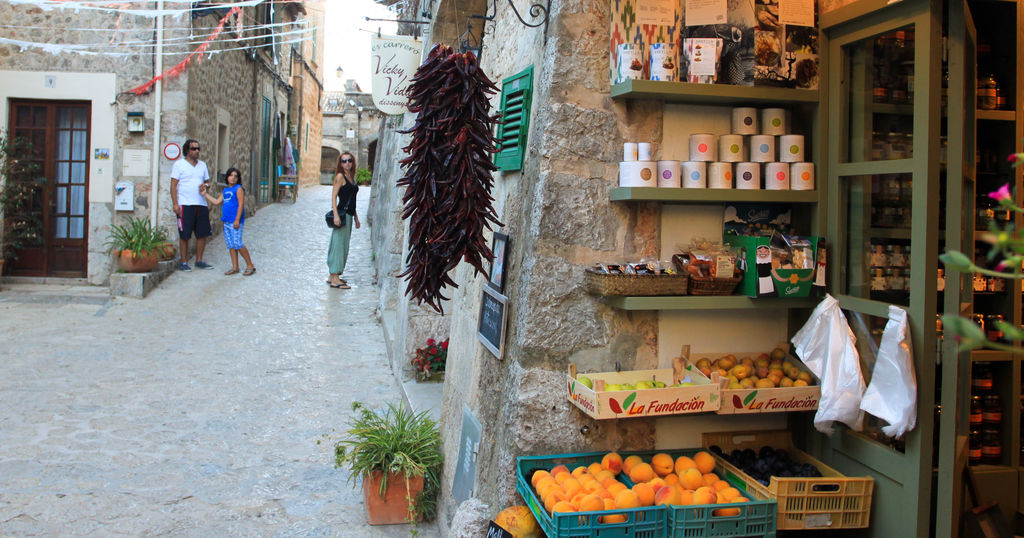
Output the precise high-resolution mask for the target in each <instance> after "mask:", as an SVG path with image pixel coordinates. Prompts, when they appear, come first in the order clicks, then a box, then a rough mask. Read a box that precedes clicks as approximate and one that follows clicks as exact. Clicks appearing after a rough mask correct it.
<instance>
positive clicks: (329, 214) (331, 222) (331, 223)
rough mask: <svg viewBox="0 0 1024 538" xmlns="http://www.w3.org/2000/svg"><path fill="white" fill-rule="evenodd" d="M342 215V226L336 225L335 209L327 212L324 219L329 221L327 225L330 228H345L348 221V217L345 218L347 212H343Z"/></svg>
mask: <svg viewBox="0 0 1024 538" xmlns="http://www.w3.org/2000/svg"><path fill="white" fill-rule="evenodd" d="M340 216H341V226H335V225H334V210H333V209H332V210H331V211H328V212H327V214H326V215H324V220H326V221H327V227H328V228H344V227H345V221H347V220H348V219H347V218H345V214H344V213H342V214H341V215H340Z"/></svg>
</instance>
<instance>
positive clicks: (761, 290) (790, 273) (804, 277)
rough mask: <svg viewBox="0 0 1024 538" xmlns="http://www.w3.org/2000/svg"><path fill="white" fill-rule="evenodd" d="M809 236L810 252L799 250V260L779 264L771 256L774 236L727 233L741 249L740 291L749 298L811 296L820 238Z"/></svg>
mask: <svg viewBox="0 0 1024 538" xmlns="http://www.w3.org/2000/svg"><path fill="white" fill-rule="evenodd" d="M806 239H808V241H809V242H810V247H809V251H800V252H798V253H796V256H797V259H795V260H790V262H791V263H779V260H778V259H777V258H774V257H772V255H771V254H772V253H771V247H770V244H769V243H770V241H771V238H769V237H766V236H753V235H729V234H726V235H725V237H724V242H725V244H727V245H731V246H734V247H737V248H739V249H740V256H739V259H741V260H742V264H741V267H742V268H743V269H744V273H743V280H742V281H741V282H740V285H739V287H738V290H739V293H740V294H741V295H746V296H748V297H809V296H810V294H811V286H812V284H813V282H814V271H815V267H816V259H817V251H818V242H819V241H820V239H821V238H819V237H815V236H807V237H806ZM759 248H760V249H761V251H760V252H759V251H758V249H759ZM803 250H807V249H803ZM766 253H767V256H769V257H768V258H767V259H766V258H765V254H766ZM759 262H760V263H759ZM769 265H770V266H769ZM793 267H800V268H793Z"/></svg>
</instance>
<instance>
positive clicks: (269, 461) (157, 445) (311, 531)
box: [0, 186, 437, 537]
mask: <svg viewBox="0 0 1024 538" xmlns="http://www.w3.org/2000/svg"><path fill="white" fill-rule="evenodd" d="M359 194H360V196H359V201H358V202H359V203H358V212H359V215H360V217H361V218H362V219H363V223H364V225H363V227H362V228H361V229H358V230H353V234H352V250H351V254H350V256H349V268H348V269H347V270H346V272H345V274H344V275H343V276H344V277H345V278H346V279H348V281H349V283H350V284H351V286H352V289H350V290H341V289H333V288H331V287H329V286H328V285H326V284H325V279H326V276H327V267H326V264H325V258H326V250H327V243H328V239H329V231H328V229H327V228H326V226H325V225H324V221H323V214H324V211H326V210H327V209H328V208H329V207H330V202H329V198H330V187H329V186H316V187H310V188H306V189H303V190H302V191H301V194H300V196H299V198H298V201H297V203H295V204H288V203H285V204H271V205H269V206H267V207H265V208H262V209H260V210H259V212H258V213H257V214H256V215H254V216H252V217H250V218H249V219H248V221H247V224H246V227H245V243H246V245H247V246H248V248H249V250H250V251H251V252H252V257H253V261H254V263H255V265H256V267H257V272H256V274H254V275H252V276H249V277H244V276H242V275H241V274H237V275H232V276H225V275H224V274H223V273H224V271H225V270H226V269H228V268H229V267H230V262H229V261H228V260H229V258H228V254H227V251H226V249H225V246H224V240H223V238H222V237H221V236H218V237H216V238H215V239H214V240H212V241H211V242H210V245H209V246H208V248H207V255H206V259H207V261H208V262H210V263H211V264H212V265H213V266H214V269H213V270H208V271H202V270H198V269H196V270H193V271H192V272H190V273H183V272H180V271H179V272H175V273H174V274H172V275H171V276H170V277H168V278H167V279H166V280H165V281H164V282H163V283H161V285H160V286H159V287H158V288H157V289H155V290H154V291H153V292H152V293H150V295H149V296H148V297H146V298H145V299H142V300H137V299H128V298H111V297H109V295H103V293H100V292H97V291H96V289H95V288H93V289H92V290H82V289H78V288H74V287H70V288H58V291H57V292H54V291H53V290H54V287H53V286H40V285H32V284H14V285H8V284H5V286H4V290H3V292H2V293H0V534H2V535H52V536H55V535H70V534H75V535H86V536H109V535H116V534H128V535H175V536H346V537H348V536H375V537H376V536H408V535H409V533H410V530H412V528H411V527H410V526H408V525H396V526H385V527H372V528H371V527H369V526H368V525H366V523H365V517H364V514H363V507H362V496H361V492H360V489H359V488H358V483H352V484H350V483H348V482H347V479H348V472H347V470H345V469H335V468H334V467H333V463H334V462H333V451H332V437H331V436H332V435H333V436H334V437H335V438H336V437H337V436H338V435H339V434H340V432H341V431H342V430H343V429H344V428H345V427H346V426H347V424H348V421H349V419H350V417H351V416H352V410H351V404H352V402H353V401H357V400H358V401H361V402H364V403H366V404H367V405H368V406H371V407H381V406H384V405H385V404H386V403H387V402H389V401H398V400H399V399H400V398H401V393H400V391H399V387H398V385H397V383H396V381H395V378H394V377H393V375H392V372H391V368H390V367H389V365H388V360H387V356H386V352H385V347H384V343H383V337H382V333H381V327H380V325H379V323H378V322H377V320H376V318H375V316H374V307H375V304H376V291H375V289H374V287H373V278H374V275H373V269H372V267H373V266H372V252H371V248H370V240H369V234H370V232H369V228H368V226H367V225H366V218H365V215H366V206H367V201H368V200H369V194H370V193H369V189H367V188H363V189H361V190H360V193H359ZM101 291H102V290H101ZM325 435H326V437H325ZM415 530H416V531H418V532H419V534H420V536H437V531H436V530H435V528H434V526H433V525H432V524H420V525H417V526H416V528H415Z"/></svg>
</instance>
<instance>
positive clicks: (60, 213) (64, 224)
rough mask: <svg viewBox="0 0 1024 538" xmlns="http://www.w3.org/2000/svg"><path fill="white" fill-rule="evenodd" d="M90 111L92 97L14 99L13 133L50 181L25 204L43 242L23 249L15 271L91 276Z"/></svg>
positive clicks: (12, 113) (32, 273) (12, 103)
mask: <svg viewBox="0 0 1024 538" xmlns="http://www.w3.org/2000/svg"><path fill="white" fill-rule="evenodd" d="M90 116H91V107H90V104H89V103H87V102H84V103H83V102H73V101H28V100H12V101H11V105H10V114H9V116H8V117H9V118H10V125H9V133H10V137H11V139H12V140H14V141H16V142H17V143H19V144H23V147H24V148H25V149H24V151H26V152H28V158H30V159H31V160H33V161H35V164H36V165H37V166H36V169H37V170H39V172H40V173H41V174H42V176H43V177H44V179H45V181H44V182H43V183H42V184H41V185H40V187H39V188H37V189H36V192H35V194H34V196H32V199H31V201H30V203H29V204H28V205H27V207H25V208H24V213H25V214H26V215H25V216H27V217H29V218H32V219H37V221H38V222H39V223H41V228H42V242H41V243H40V244H39V245H37V246H27V247H25V248H23V249H21V250H19V251H18V256H17V259H16V260H15V261H14V262H13V263H12V264H11V268H10V274H13V275H23V276H57V277H85V276H86V271H87V260H88V242H89V234H88V232H89V214H88V193H89V147H90V144H89V132H90Z"/></svg>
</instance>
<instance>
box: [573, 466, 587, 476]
mask: <svg viewBox="0 0 1024 538" xmlns="http://www.w3.org/2000/svg"><path fill="white" fill-rule="evenodd" d="M586 472H587V468H586V466H584V465H580V466H579V467H577V468H575V469H573V470H572V477H573V478H579V477H581V476H583V474H584V473H586Z"/></svg>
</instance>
